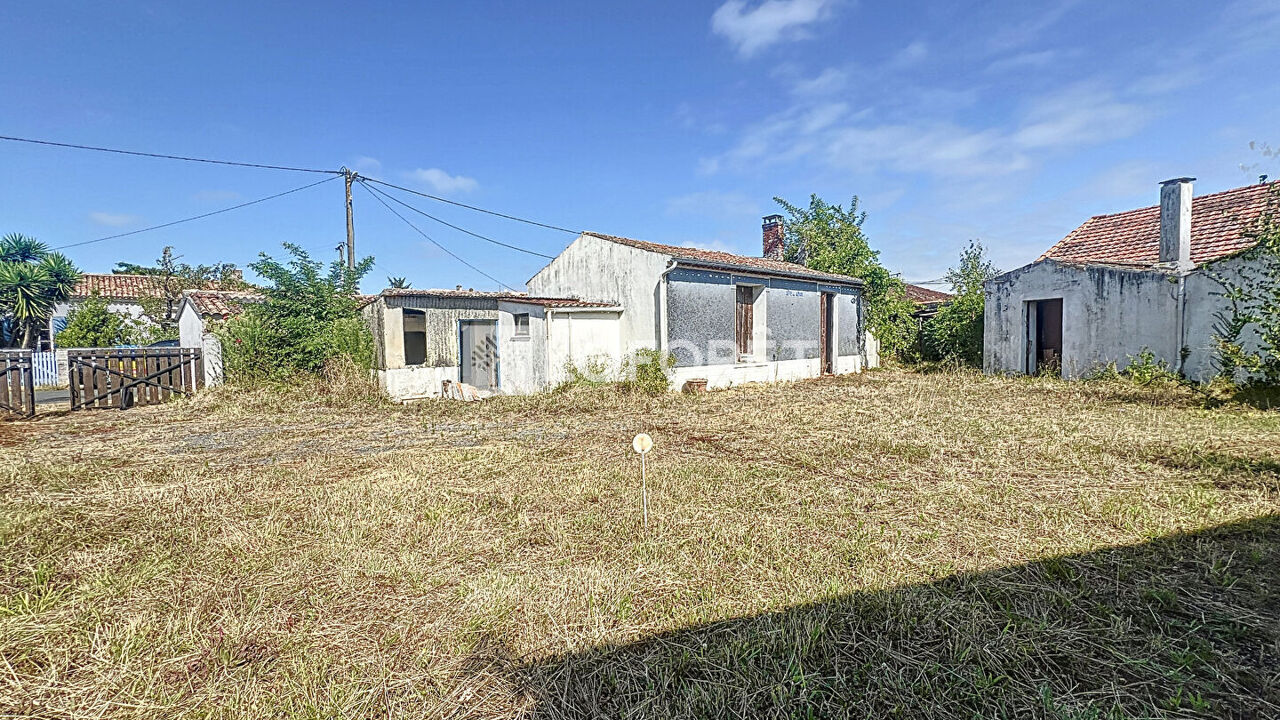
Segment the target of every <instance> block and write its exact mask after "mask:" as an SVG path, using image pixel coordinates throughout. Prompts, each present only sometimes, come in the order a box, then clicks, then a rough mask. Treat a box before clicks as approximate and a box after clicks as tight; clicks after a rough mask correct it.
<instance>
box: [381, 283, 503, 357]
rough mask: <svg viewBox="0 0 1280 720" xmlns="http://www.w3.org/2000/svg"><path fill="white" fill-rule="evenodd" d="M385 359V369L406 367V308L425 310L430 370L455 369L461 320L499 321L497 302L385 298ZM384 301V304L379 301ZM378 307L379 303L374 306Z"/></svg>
mask: <svg viewBox="0 0 1280 720" xmlns="http://www.w3.org/2000/svg"><path fill="white" fill-rule="evenodd" d="M383 301H384V302H385V303H386V309H385V310H384V311H383V312H382V328H383V331H382V335H383V345H384V348H383V352H384V360H383V365H382V367H384V368H387V369H394V368H400V367H404V366H405V365H404V321H403V313H402V312H401V311H402V310H403V309H404V308H413V309H417V310H425V311H427V312H426V328H427V333H426V334H427V349H426V360H425V361H424V362H423V363H422V364H423V365H425V366H428V367H451V366H454V367H456V366H457V364H458V321H459V320H496V319H498V301H497V300H495V299H491V298H437V297H421V296H412V295H407V296H402V297H388V298H383ZM380 302H382V301H380ZM375 304H377V303H375Z"/></svg>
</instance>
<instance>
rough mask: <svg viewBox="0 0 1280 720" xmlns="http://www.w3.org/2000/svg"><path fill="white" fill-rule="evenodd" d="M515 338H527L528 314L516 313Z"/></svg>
mask: <svg viewBox="0 0 1280 720" xmlns="http://www.w3.org/2000/svg"><path fill="white" fill-rule="evenodd" d="M515 319H516V337H529V313H516V314H515Z"/></svg>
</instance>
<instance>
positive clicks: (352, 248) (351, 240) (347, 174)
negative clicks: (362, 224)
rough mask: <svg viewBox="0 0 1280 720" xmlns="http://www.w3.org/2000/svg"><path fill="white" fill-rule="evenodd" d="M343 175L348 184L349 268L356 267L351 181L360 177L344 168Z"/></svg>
mask: <svg viewBox="0 0 1280 720" xmlns="http://www.w3.org/2000/svg"><path fill="white" fill-rule="evenodd" d="M342 177H343V179H344V180H345V181H346V184H347V269H348V270H355V269H356V224H355V219H354V218H353V217H352V212H351V182H352V181H353V180H355V179H356V177H358V176H357V175H356V174H355V173H353V172H351V171H350V170H348V169H346V168H345V167H344V168H342Z"/></svg>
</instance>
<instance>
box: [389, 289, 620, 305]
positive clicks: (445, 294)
mask: <svg viewBox="0 0 1280 720" xmlns="http://www.w3.org/2000/svg"><path fill="white" fill-rule="evenodd" d="M382 296H383V297H434V298H475V299H489V300H505V301H509V302H520V303H527V304H529V305H542V306H544V307H601V308H603V307H614V306H615V305H614V303H607V302H591V301H588V300H580V299H578V298H571V297H543V296H538V295H529V294H528V293H522V292H493V291H487V290H432V289H424V290H415V289H413V288H387V289H386V290H383V291H382Z"/></svg>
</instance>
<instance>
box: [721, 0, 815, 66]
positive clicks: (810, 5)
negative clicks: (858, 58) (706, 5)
mask: <svg viewBox="0 0 1280 720" xmlns="http://www.w3.org/2000/svg"><path fill="white" fill-rule="evenodd" d="M834 5H835V2H834V0H765V1H764V2H762V3H759V4H758V5H754V6H753V7H750V8H748V7H747V3H746V0H728V1H727V2H725V3H724V4H723V5H721V6H720V7H718V8H716V11H715V12H714V13H713V14H712V15H711V30H712V32H714V33H716V34H718V35H722V36H724V37H725V38H727V39H728V40H729V42H731V43H733V45H734V46H735V47H736V48H737V50H738V54H740V55H741V56H742V57H751V56H752V55H754V54H756V53H757V52H759V51H760V50H763V49H764V48H766V47H769V46H770V45H774V44H776V43H779V42H782V41H786V40H796V39H800V38H803V37H806V36H807V33H808V28H809V26H811V25H813V24H814V23H816V22H818V21H819V20H822V19H825V18H826V17H827V15H828V14H829V13H830V11H831V8H832V6H834Z"/></svg>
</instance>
